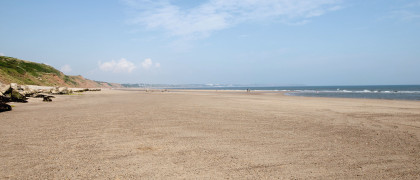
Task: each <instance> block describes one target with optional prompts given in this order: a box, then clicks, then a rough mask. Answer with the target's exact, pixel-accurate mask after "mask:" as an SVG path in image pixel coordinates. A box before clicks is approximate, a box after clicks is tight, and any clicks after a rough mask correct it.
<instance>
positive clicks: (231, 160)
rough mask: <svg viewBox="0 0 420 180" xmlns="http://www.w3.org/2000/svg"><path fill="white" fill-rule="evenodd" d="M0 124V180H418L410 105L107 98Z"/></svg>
mask: <svg viewBox="0 0 420 180" xmlns="http://www.w3.org/2000/svg"><path fill="white" fill-rule="evenodd" d="M13 105H14V106H15V107H14V109H13V111H10V112H5V113H0V150H1V151H0V162H1V163H0V179H139V178H142V179H184V178H186V179H277V178H279V179H308V178H310V179H382V178H385V179H419V178H420V141H419V139H420V102H419V101H397V100H367V99H339V98H310V97H292V96H285V95H282V93H275V92H264V93H262V92H252V93H245V92H229V91H223V92H222V91H169V92H158V91H155V92H143V91H118V90H106V91H102V92H88V93H84V94H83V95H70V96H57V98H55V99H53V102H50V103H46V102H41V100H40V99H31V100H30V103H27V104H16V103H14V104H13Z"/></svg>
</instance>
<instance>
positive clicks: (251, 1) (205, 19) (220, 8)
mask: <svg viewBox="0 0 420 180" xmlns="http://www.w3.org/2000/svg"><path fill="white" fill-rule="evenodd" d="M125 2H126V5H127V6H129V7H130V8H132V10H133V12H134V13H132V14H135V15H133V18H132V19H131V21H130V22H131V23H133V24H140V25H142V26H146V27H147V28H149V29H159V30H160V29H163V30H165V31H166V32H167V33H169V34H170V35H173V36H182V37H191V38H202V37H207V36H209V35H210V34H211V33H212V32H214V31H218V30H222V29H226V28H229V27H232V26H235V25H237V24H240V23H243V22H247V21H258V20H267V19H269V20H270V19H271V20H277V21H280V22H283V23H286V24H296V22H307V21H308V19H309V18H312V17H316V16H321V15H323V14H325V13H327V12H329V11H336V10H339V9H340V8H341V6H340V4H341V0H208V1H207V2H205V3H202V4H200V5H198V6H196V7H194V8H182V7H180V6H177V5H174V4H172V3H171V2H170V1H167V0H156V1H150V0H125ZM298 24H299V23H298Z"/></svg>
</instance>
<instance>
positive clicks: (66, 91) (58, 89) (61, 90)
mask: <svg viewBox="0 0 420 180" xmlns="http://www.w3.org/2000/svg"><path fill="white" fill-rule="evenodd" d="M71 93H73V91H72V90H69V88H67V87H55V88H53V89H51V94H71Z"/></svg>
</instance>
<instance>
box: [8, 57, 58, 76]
mask: <svg viewBox="0 0 420 180" xmlns="http://www.w3.org/2000/svg"><path fill="white" fill-rule="evenodd" d="M0 69H1V70H3V71H5V72H6V73H8V74H10V75H16V76H22V75H25V73H29V74H31V75H32V76H35V77H39V76H41V75H42V74H44V73H52V74H56V75H57V76H60V75H61V74H60V71H58V70H57V69H55V68H53V67H51V66H48V65H46V64H39V63H34V62H29V61H23V60H20V59H16V58H12V57H7V56H0Z"/></svg>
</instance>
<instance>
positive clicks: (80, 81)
mask: <svg viewBox="0 0 420 180" xmlns="http://www.w3.org/2000/svg"><path fill="white" fill-rule="evenodd" d="M0 82H1V83H4V84H7V83H18V84H26V85H39V86H66V87H80V86H90V87H102V84H100V83H98V82H96V81H92V80H89V79H85V78H83V77H82V76H67V75H65V74H63V73H62V72H60V71H59V70H57V69H55V68H53V67H51V66H49V65H46V64H42V63H35V62H30V61H25V60H20V59H17V58H13V57H7V56H0ZM103 83H106V82H103ZM108 85H111V84H109V83H108ZM111 86H112V85H111Z"/></svg>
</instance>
